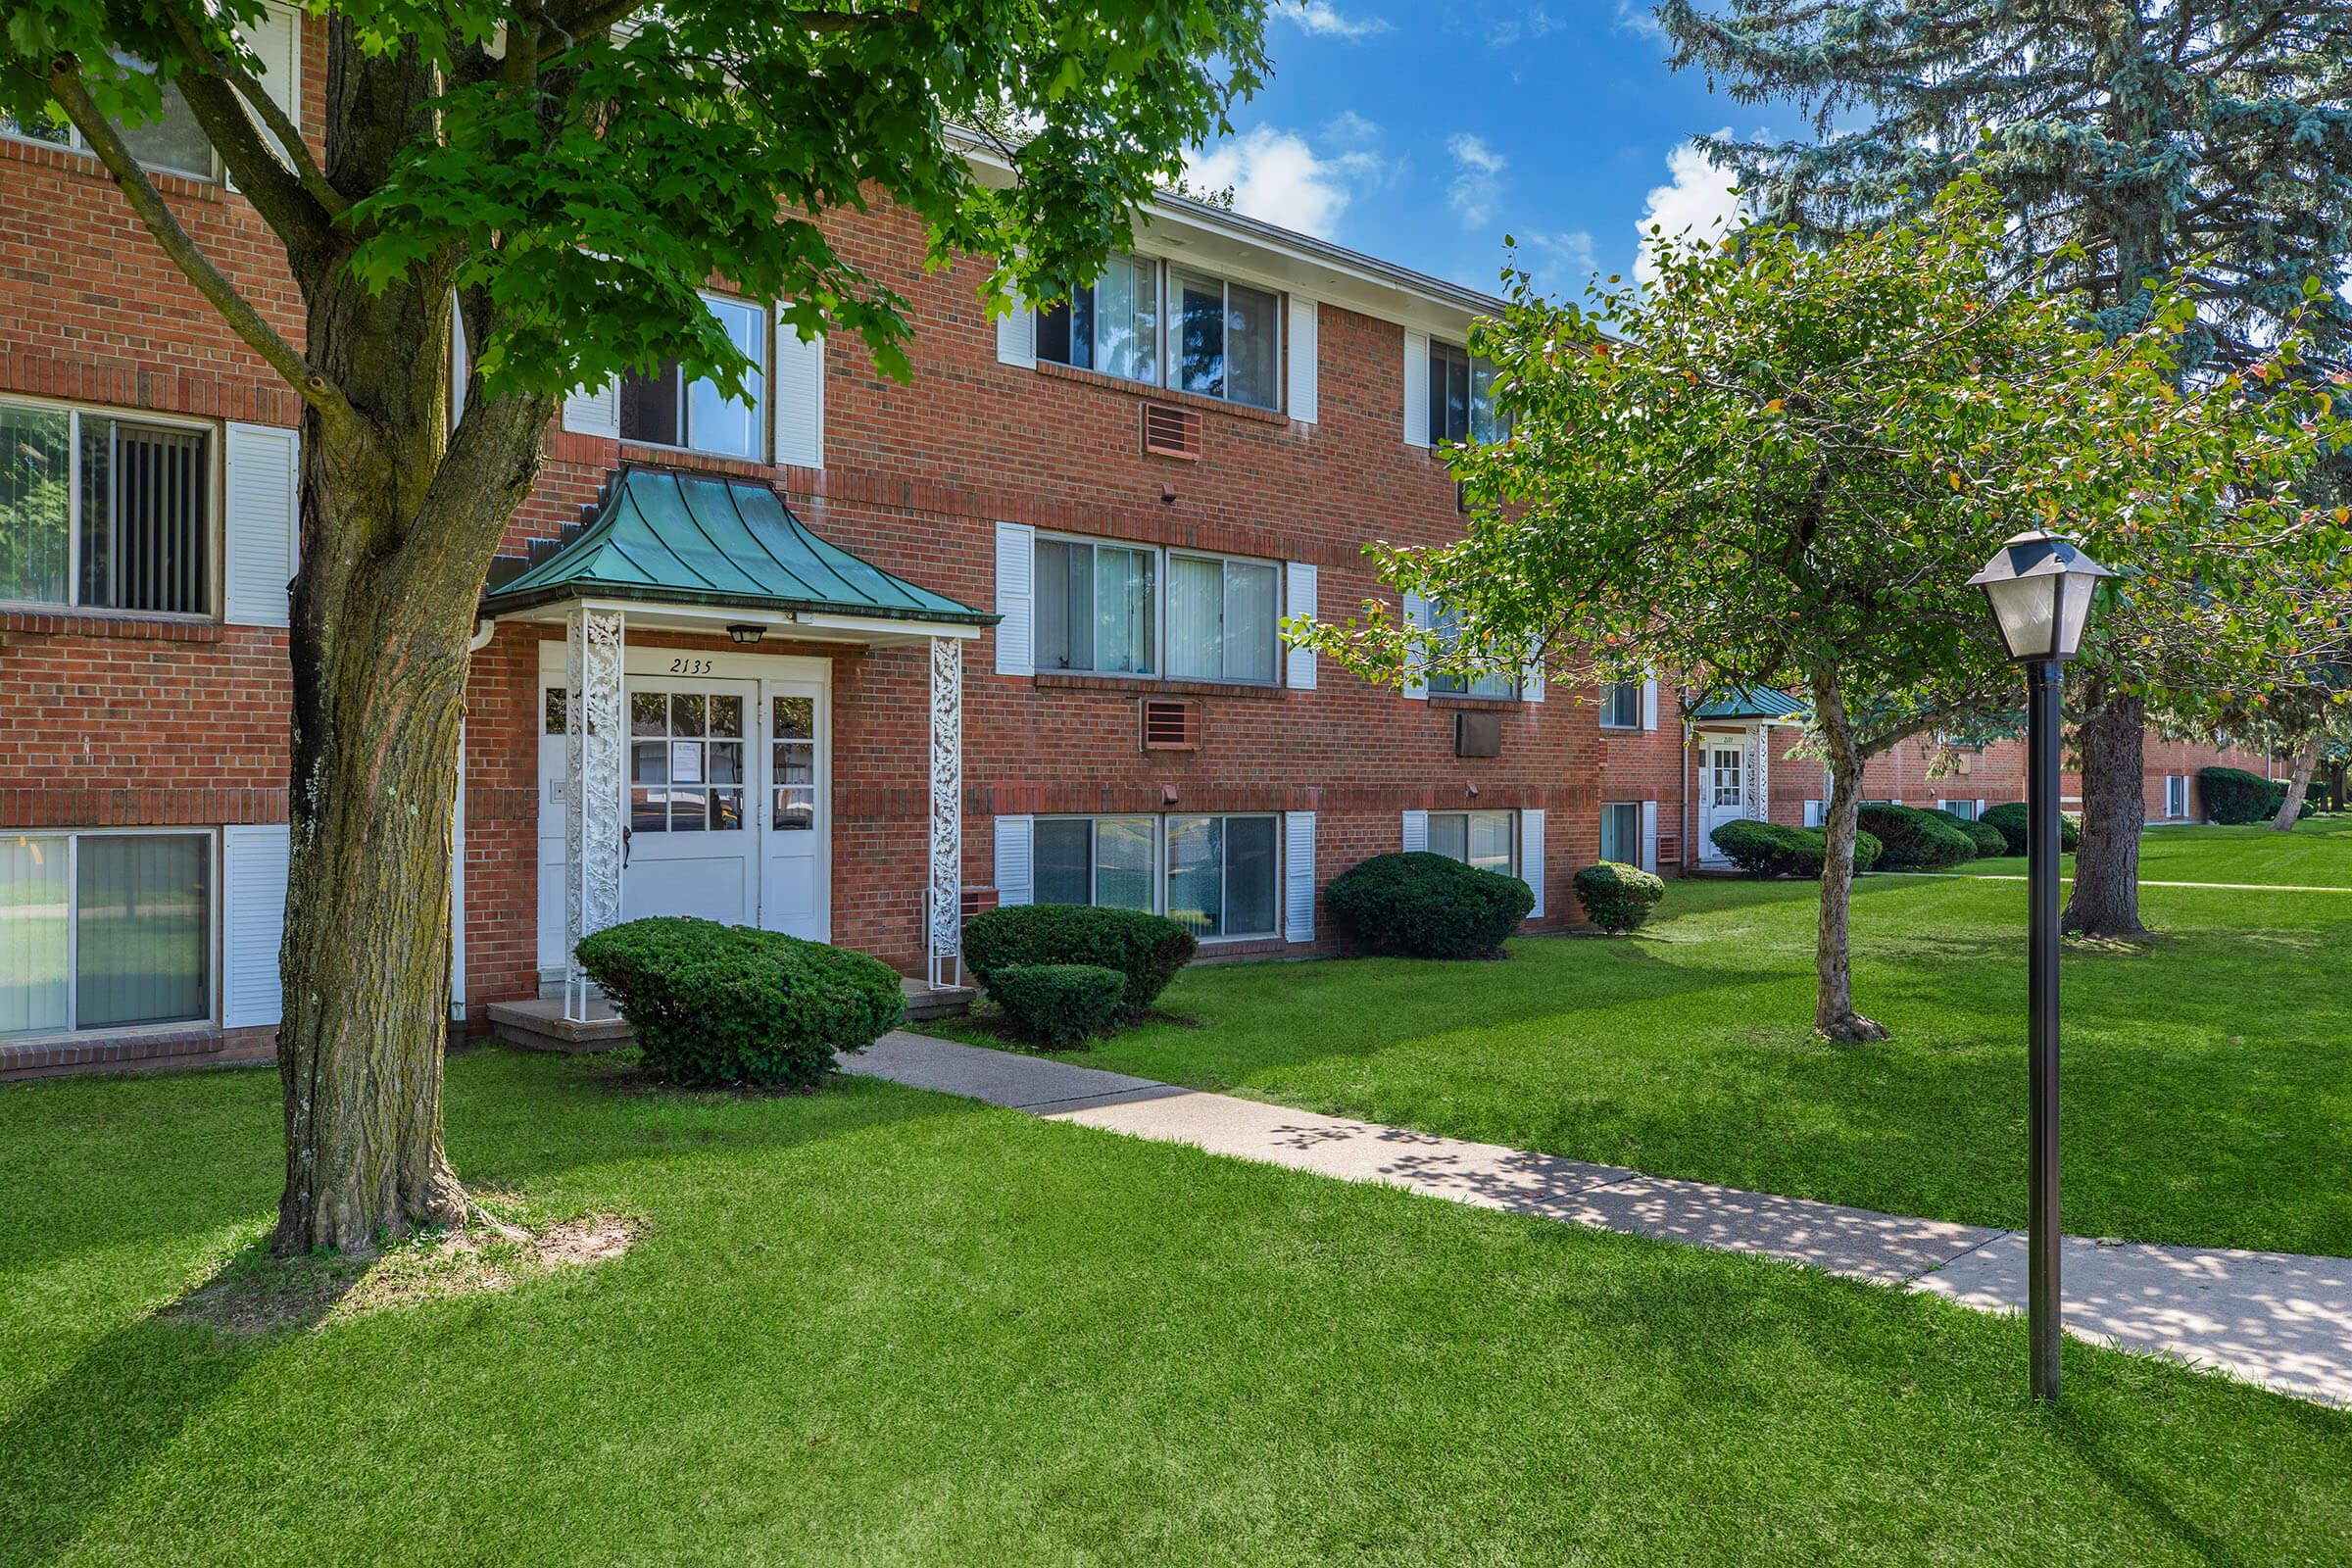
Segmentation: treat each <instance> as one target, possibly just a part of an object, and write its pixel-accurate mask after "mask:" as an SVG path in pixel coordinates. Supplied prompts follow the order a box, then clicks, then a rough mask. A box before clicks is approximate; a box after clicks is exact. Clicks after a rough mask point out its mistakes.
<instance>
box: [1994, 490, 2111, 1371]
mask: <svg viewBox="0 0 2352 1568" xmlns="http://www.w3.org/2000/svg"><path fill="white" fill-rule="evenodd" d="M2114 575H2115V573H2113V572H2111V571H2109V570H2108V569H2107V568H2106V567H2105V566H2102V565H2100V564H2098V563H2097V562H2095V561H2093V560H2091V559H2090V558H2089V557H2088V556H2086V555H2084V554H2082V551H2081V550H2078V549H2077V548H2075V542H2074V541H2073V540H2072V539H2064V538H2061V537H2059V536H2058V535H2057V534H2054V533H2048V532H2045V531H2043V530H2041V529H2034V531H2032V532H2029V533H2021V534H2019V535H2018V536H2017V537H2016V538H2014V539H2011V540H2010V541H2009V542H2008V543H2007V544H2005V545H2003V546H2002V547H2001V553H2000V554H1999V555H1997V556H1995V557H1993V558H1992V560H1991V561H1989V562H1987V563H1986V564H1985V569H1984V570H1983V571H1980V572H1978V573H1977V574H1976V575H1975V576H1974V577H1971V578H1970V579H1969V581H1970V583H1972V584H1973V585H1975V586H1976V587H1979V588H1982V589H1984V590H1985V598H1986V599H1987V600H1989V601H1990V602H1991V604H1992V618H1993V623H1994V624H1995V625H1996V626H1998V627H1999V629H2000V633H2001V642H2002V643H2003V644H2004V645H2005V646H2006V647H2007V648H2008V650H2009V657H2010V658H2011V659H2012V660H2014V661H2016V662H2018V663H2021V664H2023V665H2025V666H2026V857H2027V859H2026V884H2027V886H2026V906H2027V924H2026V933H2027V941H2026V953H2027V964H2026V1015H2027V1016H2026V1042H2027V1044H2026V1080H2027V1082H2026V1095H2027V1111H2026V1146H2027V1155H2026V1161H2027V1163H2026V1317H2027V1322H2028V1326H2029V1327H2028V1340H2029V1344H2030V1347H2031V1348H2030V1349H2029V1351H2028V1365H2029V1368H2030V1376H2031V1380H2032V1386H2033V1390H2034V1402H2035V1403H2037V1404H2047V1403H2051V1402H2053V1401H2055V1400H2056V1399H2057V1397H2058V1335H2059V1318H2060V1310H2061V1303H2062V1300H2063V1298H2062V1297H2061V1296H2060V1294H2059V1289H2058V1248H2059V1235H2060V1232H2059V1227H2058V882H2059V873H2060V865H2059V858H2058V855H2059V842H2058V727H2059V724H2060V723H2061V721H2062V715H2061V713H2060V711H2059V707H2060V698H2061V695H2062V693H2063V690H2064V687H2063V680H2064V675H2065V669H2066V662H2067V661H2068V660H2070V659H2072V658H2074V657H2075V653H2076V651H2077V650H2078V649H2079V648H2081V647H2082V626H2083V623H2084V622H2085V621H2087V620H2088V619H2089V618H2090V601H2091V594H2092V591H2093V590H2094V589H2095V588H2096V587H2097V586H2098V581H2099V579H2100V578H2101V577H2112V576H2114Z"/></svg>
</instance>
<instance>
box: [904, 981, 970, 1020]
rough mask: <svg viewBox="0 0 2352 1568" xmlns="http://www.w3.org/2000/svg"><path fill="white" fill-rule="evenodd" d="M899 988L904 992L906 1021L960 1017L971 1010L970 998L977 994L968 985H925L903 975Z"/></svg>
mask: <svg viewBox="0 0 2352 1568" xmlns="http://www.w3.org/2000/svg"><path fill="white" fill-rule="evenodd" d="M899 989H900V990H902V991H904V992H906V993H907V1022H908V1023H923V1022H926V1021H928V1020H929V1019H932V1018H960V1017H962V1016H963V1015H964V1014H965V1013H967V1012H969V1011H971V1010H972V999H973V998H975V997H977V996H978V995H979V993H978V992H977V991H974V990H973V989H972V988H971V987H970V986H927V985H925V984H923V983H922V982H921V981H920V980H910V979H908V978H907V977H906V976H904V975H901V976H900V977H899Z"/></svg>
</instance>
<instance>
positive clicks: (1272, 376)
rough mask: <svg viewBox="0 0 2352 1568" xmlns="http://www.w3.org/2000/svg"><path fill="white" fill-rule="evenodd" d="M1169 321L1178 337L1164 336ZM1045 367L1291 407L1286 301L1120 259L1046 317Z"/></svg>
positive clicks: (1040, 348)
mask: <svg viewBox="0 0 2352 1568" xmlns="http://www.w3.org/2000/svg"><path fill="white" fill-rule="evenodd" d="M1162 320H1165V321H1167V322H1168V323H1169V325H1170V329H1169V330H1168V331H1166V332H1164V333H1163V332H1162V331H1161V330H1160V322H1161V321H1162ZM1037 357H1038V358H1039V359H1041V360H1049V361H1052V362H1054V363H1055V364H1058V365H1068V366H1074V367H1076V368H1079V369H1085V370H1100V371H1102V372H1103V374H1104V375H1115V376H1118V377H1119V378H1120V379H1122V380H1127V381H1141V382H1144V383H1145V384H1147V385H1151V386H1170V387H1174V388H1176V389H1177V390H1179V391H1184V392H1198V393H1200V394H1201V396H1203V397H1211V398H1221V399H1223V400H1224V401H1226V402H1228V403H1244V404H1248V405H1249V406H1250V407H1251V408H1258V409H1278V408H1280V407H1282V296H1281V295H1280V294H1276V293H1273V292H1271V291H1270V290H1267V289H1261V288H1252V287H1250V285H1249V284H1247V283H1236V282H1233V281H1231V280H1230V279H1227V278H1221V277H1217V276H1214V275H1212V274H1210V273H1206V272H1201V271H1196V270H1193V269H1192V268H1189V267H1177V266H1173V265H1164V264H1162V263H1159V262H1155V261H1149V260H1146V259H1144V258H1142V257H1136V256H1113V257H1112V258H1111V259H1110V263H1109V265H1108V266H1107V267H1106V268H1105V269H1104V270H1103V275H1102V277H1100V278H1098V279H1097V280H1096V281H1095V282H1094V283H1092V284H1090V285H1088V286H1087V287H1084V288H1080V289H1076V290H1074V291H1072V293H1071V295H1070V298H1069V299H1068V300H1067V301H1066V302H1064V303H1062V304H1059V305H1053V306H1048V307H1046V308H1045V309H1043V310H1040V311H1039V312H1038V313H1037Z"/></svg>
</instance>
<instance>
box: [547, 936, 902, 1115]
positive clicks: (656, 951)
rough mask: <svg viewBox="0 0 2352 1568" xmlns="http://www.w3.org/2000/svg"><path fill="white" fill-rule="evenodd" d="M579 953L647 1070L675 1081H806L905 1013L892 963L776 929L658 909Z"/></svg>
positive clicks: (586, 940)
mask: <svg viewBox="0 0 2352 1568" xmlns="http://www.w3.org/2000/svg"><path fill="white" fill-rule="evenodd" d="M579 956H580V966H581V967H582V968H584V969H586V970H587V971H588V975H589V978H591V979H593V980H594V981H595V982H596V983H597V985H598V987H599V988H601V989H602V990H603V992H604V994H605V999H606V1000H607V1001H609V1002H611V1003H612V1004H613V1007H614V1008H616V1009H617V1010H618V1011H619V1013H620V1015H621V1016H622V1017H623V1018H626V1019H627V1020H628V1021H629V1027H630V1028H631V1029H632V1030H634V1031H635V1032H636V1036H637V1046H638V1049H639V1050H640V1051H642V1052H643V1053H644V1054H645V1065H646V1070H647V1071H649V1072H651V1073H653V1074H655V1075H656V1076H657V1077H661V1078H666V1079H668V1080H669V1081H670V1082H671V1083H676V1084H687V1085H695V1086H711V1085H721V1084H762V1085H770V1086H780V1087H784V1088H795V1089H805V1088H809V1087H810V1086H812V1085H815V1084H818V1083H821V1082H823V1080H824V1077H825V1075H826V1074H827V1073H829V1072H831V1071H832V1070H833V1056H834V1054H835V1053H836V1052H843V1051H863V1050H864V1049H865V1048H866V1047H868V1046H870V1045H872V1044H873V1043H874V1042H875V1041H876V1040H878V1039H880V1038H881V1037H882V1036H883V1035H884V1034H886V1033H887V1032H889V1031H890V1030H892V1029H895V1028H897V1027H898V1025H899V1020H900V1019H901V1018H902V1017H904V1016H905V1014H906V1010H907V1008H906V995H905V993H904V992H902V991H901V990H900V987H899V977H898V974H897V973H896V972H895V971H894V970H892V969H891V967H890V966H889V965H888V964H886V963H883V962H882V961H880V960H879V959H876V958H870V957H868V956H865V955H864V954H862V953H853V952H851V951H850V950H849V949H847V948H829V947H826V946H825V945H824V944H823V943H821V942H804V941H802V940H801V939H800V938H798V937H788V936H785V935H784V934H783V933H782V932H779V931H759V930H754V929H753V928H752V927H750V926H741V925H720V924H719V923H717V922H716V921H714V920H693V919H686V918H682V917H677V916H662V917H659V918H655V919H646V920H630V921H627V922H625V923H623V924H621V925H615V926H608V927H606V928H605V929H604V930H602V931H598V932H595V933H594V934H592V935H590V936H586V937H583V938H581V939H580V946H579Z"/></svg>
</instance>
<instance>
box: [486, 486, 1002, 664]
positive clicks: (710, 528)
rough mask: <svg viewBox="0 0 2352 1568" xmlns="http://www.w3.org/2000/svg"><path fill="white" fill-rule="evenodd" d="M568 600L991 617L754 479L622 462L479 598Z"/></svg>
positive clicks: (898, 616) (491, 605) (507, 606)
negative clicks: (576, 512) (573, 518)
mask: <svg viewBox="0 0 2352 1568" xmlns="http://www.w3.org/2000/svg"><path fill="white" fill-rule="evenodd" d="M567 599H634V600H641V601H646V602H651V603H658V604H694V605H721V606H731V607H736V608H740V609H745V610H762V611H789V612H814V613H824V614H836V615H864V616H878V617H881V618H884V619H891V620H915V621H930V622H934V623H937V622H942V621H945V622H953V623H957V624H961V625H968V626H988V625H994V624H995V623H996V621H997V618H998V617H997V616H996V615H994V614H991V613H988V612H986V611H981V610H974V609H973V608H972V607H971V606H969V605H966V604H962V603H960V602H958V601H956V600H954V599H950V598H949V597H948V596H947V595H945V594H936V593H933V592H932V591H931V590H930V589H928V588H920V587H917V586H916V585H915V584H913V583H910V582H908V581H907V579H906V578H904V577H900V576H896V575H893V574H892V573H890V572H887V571H884V570H883V569H882V568H881V567H879V566H877V565H875V564H872V563H871V562H867V561H861V560H859V559H858V557H856V556H854V555H852V554H850V553H849V552H848V551H847V550H844V549H842V548H841V547H840V546H839V545H836V544H833V543H831V542H829V541H827V540H825V539H822V538H819V537H818V536H817V535H816V534H814V533H811V532H810V531H809V528H808V526H807V525H806V524H805V523H803V522H802V521H801V519H800V518H798V517H796V516H794V515H793V514H792V509H791V508H789V507H787V506H785V505H784V502H783V499H782V498H781V497H779V496H778V495H777V494H776V493H775V491H773V490H772V489H770V488H768V487H767V486H766V485H763V484H760V483H759V482H757V481H756V480H750V479H729V478H723V477H719V476H716V475H706V474H693V473H672V472H668V471H666V470H663V469H659V468H634V467H632V468H623V469H622V470H621V471H620V473H619V474H618V476H617V477H616V478H615V479H614V480H613V483H612V485H611V486H610V489H609V493H608V496H607V499H606V501H605V504H604V507H603V510H601V511H600V512H598V513H597V515H596V516H595V517H594V518H593V519H592V520H591V521H590V522H589V523H588V524H587V526H586V527H584V528H582V529H581V530H580V531H579V532H578V533H577V534H576V535H574V536H572V537H571V538H570V539H568V540H567V541H565V542H564V544H563V545H562V546H560V547H559V548H557V549H555V550H553V551H552V552H549V553H548V554H546V555H544V556H536V557H535V558H534V560H533V561H532V562H531V564H529V565H528V566H527V567H525V569H524V570H523V571H522V572H521V573H520V574H519V575H516V576H515V577H513V578H510V579H509V580H508V581H506V582H503V583H498V584H497V585H496V586H494V587H492V588H491V589H490V591H489V592H488V593H486V594H484V595H483V597H482V608H483V610H484V611H485V612H486V613H490V614H492V615H496V614H501V613H513V612H515V611H518V610H527V609H530V608H532V607H534V606H538V605H544V604H551V603H555V602H557V601H561V600H567Z"/></svg>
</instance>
